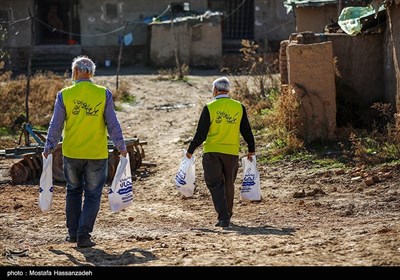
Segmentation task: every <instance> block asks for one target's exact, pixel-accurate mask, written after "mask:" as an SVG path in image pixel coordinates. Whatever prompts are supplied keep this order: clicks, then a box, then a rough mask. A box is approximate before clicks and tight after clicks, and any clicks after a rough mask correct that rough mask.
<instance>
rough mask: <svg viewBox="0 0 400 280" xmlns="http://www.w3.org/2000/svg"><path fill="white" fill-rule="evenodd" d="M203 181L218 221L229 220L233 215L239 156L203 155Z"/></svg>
mask: <svg viewBox="0 0 400 280" xmlns="http://www.w3.org/2000/svg"><path fill="white" fill-rule="evenodd" d="M202 163H203V169H204V180H205V182H206V185H207V188H208V189H209V191H210V193H211V197H212V200H213V203H214V208H215V211H217V213H218V220H229V219H230V218H231V216H232V214H233V199H234V193H235V185H234V183H235V179H236V176H237V173H238V169H239V156H233V155H227V154H221V153H205V154H203V160H202Z"/></svg>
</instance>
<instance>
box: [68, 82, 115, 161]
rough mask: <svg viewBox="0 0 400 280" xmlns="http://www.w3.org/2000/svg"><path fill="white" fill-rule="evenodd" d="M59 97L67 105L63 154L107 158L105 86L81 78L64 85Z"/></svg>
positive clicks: (81, 157)
mask: <svg viewBox="0 0 400 280" xmlns="http://www.w3.org/2000/svg"><path fill="white" fill-rule="evenodd" d="M62 98H63V102H64V105H65V109H66V119H65V125H64V131H63V144H62V150H63V155H65V156H66V157H70V158H78V159H106V158H108V147H107V128H106V123H105V120H104V108H105V106H106V88H105V87H102V86H98V85H95V84H93V83H91V82H89V81H82V82H78V83H76V84H75V85H73V86H70V87H67V88H65V89H63V90H62Z"/></svg>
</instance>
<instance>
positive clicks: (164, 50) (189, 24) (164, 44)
mask: <svg viewBox="0 0 400 280" xmlns="http://www.w3.org/2000/svg"><path fill="white" fill-rule="evenodd" d="M218 18H219V17H213V19H212V18H210V19H208V20H206V19H203V21H202V22H200V21H198V20H186V21H182V22H175V23H174V27H173V28H172V26H171V23H168V22H164V23H154V24H151V26H150V34H151V35H150V36H151V39H150V61H151V64H152V65H153V66H156V67H168V68H169V67H174V66H175V48H177V50H178V53H179V58H180V63H186V64H187V65H192V64H193V65H196V66H206V67H215V66H218V65H219V62H220V59H221V57H222V34H221V24H220V21H219V20H218ZM174 30H175V32H174ZM175 38H176V41H175Z"/></svg>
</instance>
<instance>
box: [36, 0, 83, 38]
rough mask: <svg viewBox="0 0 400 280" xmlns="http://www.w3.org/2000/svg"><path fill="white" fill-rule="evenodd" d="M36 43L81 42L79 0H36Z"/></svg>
mask: <svg viewBox="0 0 400 280" xmlns="http://www.w3.org/2000/svg"><path fill="white" fill-rule="evenodd" d="M35 10H36V16H37V18H38V21H37V23H36V34H35V37H36V45H75V44H80V36H78V35H77V34H79V33H80V21H79V0H40V1H39V0H36V1H35Z"/></svg>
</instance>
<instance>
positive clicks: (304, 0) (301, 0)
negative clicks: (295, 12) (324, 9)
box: [283, 0, 338, 7]
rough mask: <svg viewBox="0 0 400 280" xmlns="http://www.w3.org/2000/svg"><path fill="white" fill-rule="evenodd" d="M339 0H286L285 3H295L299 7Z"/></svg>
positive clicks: (329, 3) (327, 3) (326, 3)
mask: <svg viewBox="0 0 400 280" xmlns="http://www.w3.org/2000/svg"><path fill="white" fill-rule="evenodd" d="M337 2H338V1H337V0H284V1H283V3H284V4H285V5H294V6H297V7H299V6H300V7H301V6H304V7H314V6H324V5H332V4H336V3H337Z"/></svg>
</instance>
